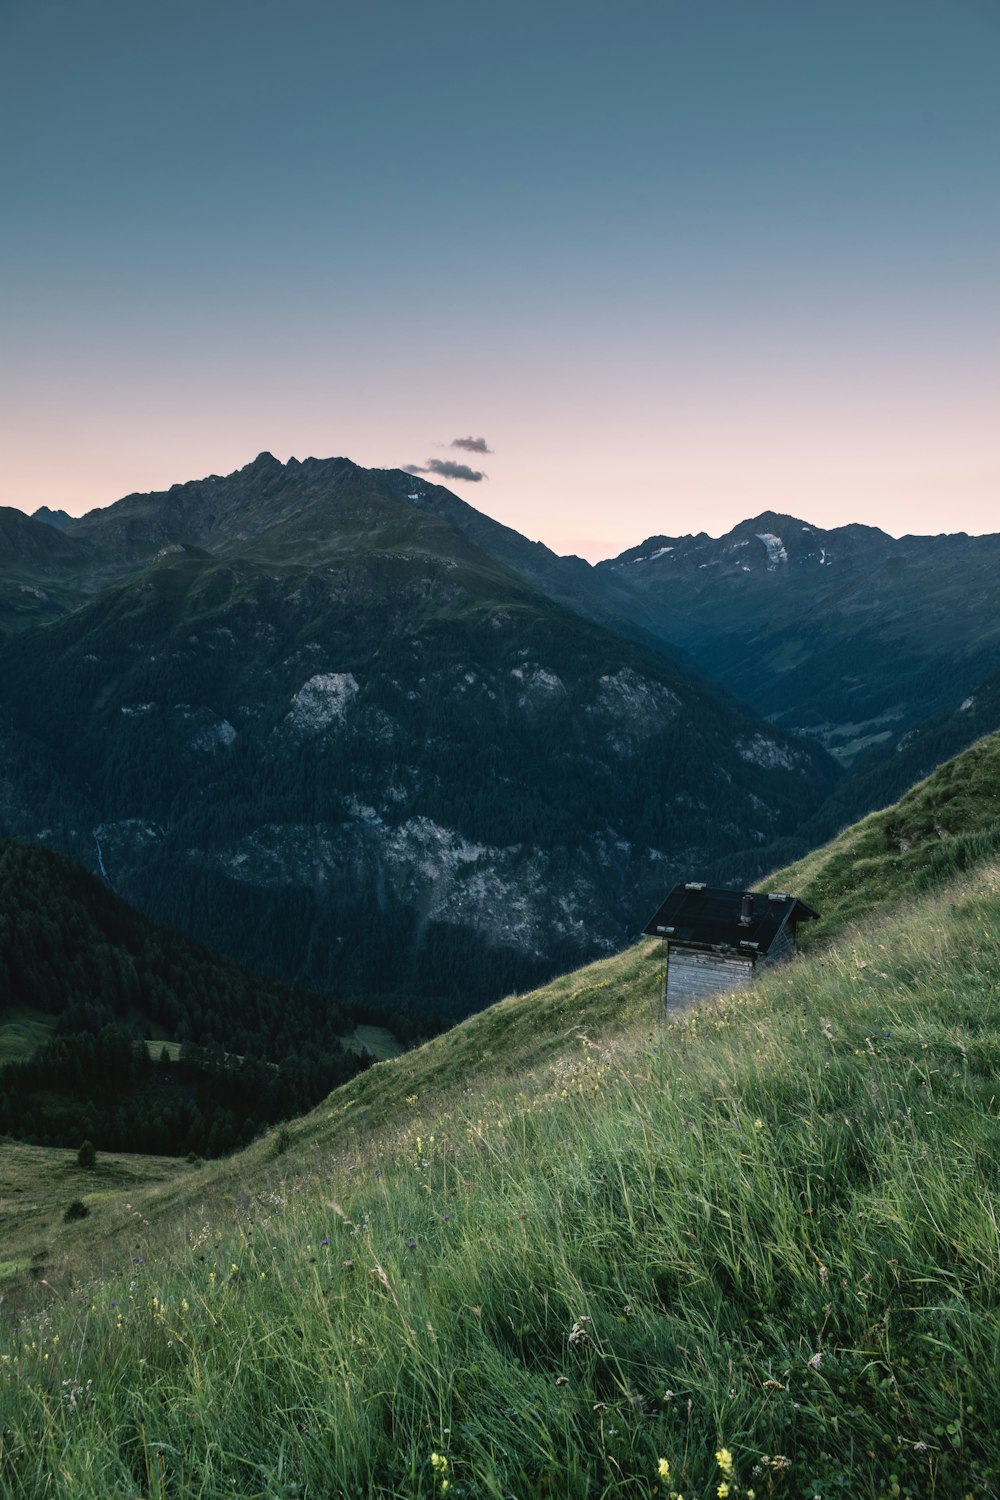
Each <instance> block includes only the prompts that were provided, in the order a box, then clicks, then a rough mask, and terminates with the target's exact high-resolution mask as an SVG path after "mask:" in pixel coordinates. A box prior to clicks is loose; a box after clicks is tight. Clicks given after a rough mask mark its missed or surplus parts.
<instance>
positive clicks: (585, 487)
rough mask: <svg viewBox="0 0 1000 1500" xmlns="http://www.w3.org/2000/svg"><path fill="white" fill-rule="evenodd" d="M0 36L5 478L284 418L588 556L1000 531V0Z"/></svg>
mask: <svg viewBox="0 0 1000 1500" xmlns="http://www.w3.org/2000/svg"><path fill="white" fill-rule="evenodd" d="M0 58H2V61H0V85H2V86H0V192H2V200H0V201H2V203H3V219H4V225H5V227H4V232H3V234H2V236H0V346H2V348H3V351H4V358H3V360H2V362H0V504H5V505H14V506H18V507H20V508H21V509H23V510H26V511H32V510H34V509H35V508H36V507H37V506H39V505H43V504H45V505H50V506H53V507H62V508H65V509H66V510H68V511H70V512H71V513H73V514H80V513H82V512H83V511H85V510H87V509H90V508H91V507H93V506H95V505H105V504H109V503H111V502H112V501H113V500H115V499H117V498H118V497H119V496H121V495H123V494H126V493H129V492H132V491H136V490H153V489H162V488H166V487H168V486H169V485H170V484H172V483H174V482H177V481H183V480H187V479H194V478H198V477H201V476H202V475H205V474H209V473H227V472H229V471H231V470H233V469H236V468H239V467H241V466H242V465H243V464H245V463H248V462H249V461H250V460H251V459H253V458H254V457H255V456H256V454H257V453H258V452H260V451H262V450H268V451H270V452H272V453H274V454H275V455H276V456H277V457H279V458H281V459H283V460H284V459H287V458H288V457H290V456H293V455H294V456H295V457H298V458H300V459H301V458H305V457H308V456H310V455H312V456H316V457H331V456H337V455H343V456H346V457H348V458H351V459H353V460H354V461H356V462H357V463H360V464H364V465H369V466H378V467H404V466H407V465H414V466H417V467H420V468H423V469H429V468H431V469H432V468H433V465H434V464H445V465H447V464H452V463H458V464H461V465H464V467H465V469H466V471H467V473H475V474H482V475H483V476H484V477H482V478H480V479H476V480H474V479H470V478H468V477H465V478H461V477H459V478H455V479H454V480H452V479H450V478H445V479H443V482H445V483H448V484H449V486H450V487H451V488H453V489H454V490H455V492H456V493H458V494H460V495H461V496H462V497H463V499H466V500H468V501H469V502H470V503H472V504H473V505H476V506H478V507H479V508H481V509H482V510H484V511H486V512H488V513H489V514H490V515H492V516H494V517H496V518H497V519H498V520H501V521H503V522H505V523H506V524H507V525H510V526H514V527H516V528H517V529H518V530H519V531H522V532H524V533H525V534H526V535H528V536H530V537H532V538H536V539H539V540H541V541H544V542H545V543H547V545H549V546H550V547H553V548H555V549H556V550H557V551H560V552H569V551H572V552H578V553H580V554H581V555H584V556H588V557H590V558H591V559H597V558H599V557H605V556H610V555H614V554H616V553H617V552H619V551H621V550H623V549H624V548H626V547H629V546H633V545H635V544H636V543H637V542H639V541H641V540H642V539H643V538H645V537H647V536H650V535H656V534H663V533H667V534H680V533H686V532H690V531H702V530H704V531H708V532H710V533H712V534H713V535H718V534H720V533H721V532H723V531H725V530H727V529H728V528H729V527H730V526H732V525H734V524H735V523H736V522H737V521H739V520H741V519H743V518H745V517H747V516H752V515H755V514H757V513H759V512H760V511H762V510H765V509H772V510H777V511H787V512H789V513H791V514H794V515H797V516H800V517H802V518H803V519H805V520H807V521H809V522H810V523H812V524H815V525H820V526H835V525H841V524H845V523H847V522H850V521H863V522H866V523H868V524H871V525H878V526H882V527H883V528H884V529H885V530H886V531H889V532H891V533H893V534H894V535H900V534H902V533H904V532H940V531H958V530H965V531H969V532H984V531H1000V438H998V434H1000V89H998V88H997V86H996V80H997V78H998V76H1000V0H809V3H808V4H806V3H803V0H754V3H753V4H750V3H749V0H609V3H605V0H530V3H529V0H504V3H503V4H499V3H497V4H491V3H486V0H478V3H477V0H462V3H457V0H454V3H453V0H423V3H421V4H420V5H414V4H413V3H412V0H405V3H404V0H171V3H170V4H167V5H153V4H137V3H136V0H87V4H86V5H81V4H80V3H79V0H3V3H2V4H0ZM470 439H471V440H475V446H469V443H468V441H466V444H465V446H463V447H458V448H455V447H453V446H452V445H453V444H454V442H455V441H456V440H470ZM484 450H489V451H484ZM446 472H447V471H446Z"/></svg>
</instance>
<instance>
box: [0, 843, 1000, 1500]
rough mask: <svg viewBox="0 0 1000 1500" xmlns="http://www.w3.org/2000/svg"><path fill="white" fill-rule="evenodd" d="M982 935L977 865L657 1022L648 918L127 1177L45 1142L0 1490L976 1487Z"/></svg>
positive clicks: (982, 1319)
mask: <svg viewBox="0 0 1000 1500" xmlns="http://www.w3.org/2000/svg"><path fill="white" fill-rule="evenodd" d="M829 889H830V891H831V893H832V892H833V890H834V887H833V886H832V885H831V886H830V887H829ZM998 944H1000V870H998V869H997V867H995V866H993V865H991V864H989V863H986V864H981V865H979V866H978V867H977V868H976V869H975V870H974V871H971V872H970V873H969V874H968V875H967V876H966V877H965V878H964V881H963V882H962V883H959V884H952V885H946V886H944V887H943V888H942V889H941V890H940V891H939V892H937V893H933V894H930V895H925V896H924V897H921V898H920V900H919V901H917V902H913V903H910V904H909V905H908V906H906V907H904V908H902V909H899V910H897V911H895V913H893V912H891V911H890V912H889V913H888V914H886V915H882V914H877V913H874V912H872V913H870V914H869V918H868V921H867V924H866V928H865V930H864V932H863V933H857V932H854V933H848V934H841V935H840V937H839V938H838V937H833V939H832V941H831V940H830V939H828V943H827V944H825V945H823V947H822V948H821V950H820V951H819V952H818V953H817V954H816V955H815V956H814V957H813V958H809V957H803V958H802V959H800V960H799V961H797V962H796V963H794V964H791V965H789V966H788V967H787V968H786V969H785V970H783V971H776V972H774V973H773V974H772V975H770V976H769V977H768V978H767V979H766V980H765V981H764V982H763V983H761V984H760V985H759V986H758V987H756V988H755V989H754V991H753V992H751V993H749V994H744V995H740V996H737V997H732V998H729V999H723V1000H722V1001H721V1002H719V1003H718V1004H717V1005H715V1006H712V1007H708V1008H705V1009H703V1010H701V1011H698V1012H693V1013H691V1014H689V1015H688V1016H687V1017H685V1018H683V1019H682V1020H681V1021H679V1022H672V1023H670V1024H661V1023H660V1022H659V1021H658V1019H657V1011H658V1007H657V994H658V984H657V955H656V951H655V945H652V944H644V945H642V946H640V947H639V948H638V949H635V950H632V952H630V953H629V954H623V955H621V956H619V957H617V958H615V959H612V960H609V961H606V962H604V963H601V964H596V965H594V966H592V967H591V968H590V969H589V970H586V971H583V972H581V973H579V974H576V975H572V976H567V978H565V979H564V980H561V981H558V982H557V983H556V984H554V985H551V986H549V987H548V988H547V989H545V990H544V991H542V992H539V993H538V994H536V995H528V996H524V997H521V998H519V999H513V1000H509V1001H506V1002H504V1003H503V1004H501V1005H498V1006H495V1007H493V1008H492V1009H491V1010H489V1011H487V1012H485V1013H484V1014H482V1015H480V1016H477V1017H474V1018H472V1019H471V1020H469V1021H468V1022H466V1023H464V1024H463V1025H461V1026H459V1027H457V1028H456V1029H455V1030H454V1031H453V1032H451V1033H449V1034H448V1035H446V1036H442V1037H439V1038H437V1039H435V1040H434V1041H433V1042H431V1043H429V1044H428V1045H427V1046H425V1047H424V1048H421V1049H420V1050H419V1051H417V1052H415V1053H412V1054H410V1055H408V1056H407V1057H404V1058H401V1059H399V1060H398V1061H396V1062H394V1063H390V1064H384V1065H380V1066H378V1067H376V1068H374V1069H372V1070H371V1071H370V1072H369V1073H367V1074H366V1075H365V1076H364V1077H363V1078H360V1079H357V1080H355V1081H353V1082H352V1083H350V1084H348V1085H347V1086H346V1087H345V1088H344V1089H341V1090H338V1091H337V1093H335V1094H334V1095H332V1096H331V1098H330V1099H329V1100H328V1101H326V1102H325V1103H324V1104H323V1105H322V1106H320V1107H319V1108H318V1109H317V1110H315V1111H314V1112H313V1113H312V1114H311V1115H309V1116H308V1117H306V1118H305V1119H304V1120H302V1121H301V1122H300V1123H299V1124H297V1125H296V1126H294V1127H291V1128H290V1129H289V1130H288V1131H287V1132H286V1133H285V1134H284V1135H283V1136H282V1137H281V1138H280V1139H279V1138H275V1139H274V1140H272V1141H270V1142H263V1143H260V1144H258V1145H257V1146H255V1147H254V1148H252V1150H251V1151H249V1152H247V1153H244V1154H243V1155H242V1156H241V1157H239V1158H237V1159H234V1160H233V1161H231V1162H227V1163H224V1164H218V1165H216V1166H213V1167H206V1168H204V1169H202V1170H201V1171H200V1172H197V1173H194V1172H191V1171H187V1172H184V1173H181V1174H179V1175H178V1176H177V1177H176V1178H175V1179H174V1180H173V1181H172V1182H170V1183H168V1184H165V1185H160V1186H153V1187H151V1188H145V1189H143V1188H141V1187H137V1189H136V1190H135V1191H130V1193H129V1195H128V1199H127V1205H126V1202H125V1199H124V1195H120V1194H119V1195H117V1196H115V1195H109V1194H108V1192H107V1189H106V1188H105V1187H104V1186H103V1185H102V1187H101V1189H99V1190H97V1191H95V1192H94V1193H93V1195H92V1196H91V1195H88V1194H87V1193H86V1192H84V1194H83V1197H82V1199H81V1201H82V1203H83V1205H84V1207H88V1206H89V1208H90V1214H89V1216H88V1217H87V1218H86V1219H82V1220H79V1221H77V1222H74V1223H72V1224H65V1225H58V1227H57V1224H56V1222H54V1220H56V1218H57V1206H58V1203H59V1193H60V1184H59V1179H58V1177H57V1176H56V1174H55V1172H54V1171H53V1172H52V1173H50V1174H49V1177H48V1180H47V1182H46V1197H45V1213H46V1215H47V1217H46V1218H44V1219H39V1218H36V1220H35V1223H34V1228H33V1231H32V1232H31V1234H29V1233H27V1232H25V1231H24V1229H23V1226H22V1229H21V1231H20V1232H19V1235H18V1238H17V1241H16V1243H14V1244H12V1246H11V1250H9V1251H8V1255H14V1256H16V1257H17V1258H19V1260H20V1263H21V1264H22V1265H27V1262H28V1261H29V1260H31V1259H33V1260H34V1269H35V1272H36V1275H37V1276H38V1277H42V1278H44V1280H45V1281H46V1282H50V1283H53V1284H54V1285H56V1286H57V1287H58V1288H59V1290H58V1291H57V1292H56V1294H55V1297H53V1295H52V1294H51V1293H47V1292H45V1289H44V1287H43V1288H42V1289H41V1291H40V1292H39V1291H38V1290H37V1282H36V1284H35V1285H36V1292H35V1294H34V1295H30V1294H28V1293H21V1294H18V1295H19V1305H20V1308H21V1317H22V1321H20V1322H18V1323H16V1324H14V1325H13V1326H10V1327H9V1330H8V1331H7V1333H6V1334H0V1337H3V1338H4V1342H5V1346H4V1348H3V1351H2V1352H0V1428H2V1430H3V1433H4V1448H3V1450H2V1460H0V1461H2V1462H3V1464H4V1469H3V1475H4V1482H5V1484H6V1487H7V1490H8V1492H9V1493H10V1494H11V1495H12V1497H15V1500H21V1497H27V1496H29V1495H31V1496H33V1495H35V1494H37V1493H39V1491H40V1489H41V1487H42V1485H43V1483H44V1485H45V1487H46V1491H47V1493H48V1494H50V1495H52V1496H55V1497H62V1496H66V1497H68V1496H70V1495H72V1496H73V1497H74V1500H97V1496H98V1495H106V1494H108V1493H123V1494H124V1493H131V1492H133V1491H136V1492H138V1493H143V1494H148V1493H160V1494H164V1495H169V1494H175V1495H178V1496H184V1497H187V1496H195V1495H197V1496H199V1497H201V1500H222V1497H224V1496H225V1497H230V1496H232V1495H233V1494H238V1495H240V1496H250V1495H253V1496H260V1497H264V1496H271V1495H276V1494H281V1493H282V1492H284V1493H286V1494H287V1493H292V1492H294V1493H307V1494H308V1493H316V1494H321V1495H323V1496H337V1497H341V1496H342V1497H345V1500H346V1497H348V1496H350V1497H353V1496H355V1495H358V1494H365V1495H371V1496H375V1497H384V1500H389V1497H394V1500H398V1497H401V1496H404V1497H408V1500H409V1497H413V1500H416V1497H428V1500H429V1497H431V1496H440V1495H442V1494H445V1493H451V1494H458V1495H461V1494H465V1495H468V1496H476V1497H479V1496H491V1497H495V1500H501V1497H506V1496H509V1495H511V1494H516V1495H518V1496H521V1497H525V1500H531V1497H536V1496H537V1497H542V1496H555V1495H559V1496H567V1497H570V1500H591V1497H593V1496H594V1495H597V1494H601V1495H604V1496H608V1497H617V1500H626V1497H630V1496H635V1495H650V1496H654V1495H662V1496H664V1497H666V1496H669V1495H670V1494H671V1493H673V1494H676V1495H681V1494H685V1495H691V1494H704V1495H707V1494H715V1492H716V1490H717V1489H718V1488H719V1487H720V1486H721V1487H723V1493H728V1494H729V1495H731V1496H736V1495H740V1496H744V1495H748V1494H749V1491H750V1490H753V1491H754V1492H755V1493H756V1494H757V1495H760V1494H766V1495H772V1496H775V1497H778V1500H792V1497H795V1500H800V1497H802V1496H805V1495H812V1496H815V1495H824V1496H826V1495H829V1496H837V1495H842V1496H845V1497H846V1496H848V1495H849V1496H852V1497H854V1496H863V1497H869V1500H875V1497H880V1496H883V1495H898V1496H900V1497H910V1500H928V1497H931V1496H942V1497H943V1496H953V1495H954V1496H961V1495H965V1494H972V1495H981V1496H983V1497H986V1496H989V1495H990V1494H991V1493H993V1492H994V1491H995V1489H996V1486H997V1483H998V1481H1000V1466H998V1463H997V1459H996V1456H995V1437H994V1433H995V1428H996V1423H997V1420H998V1418H1000V1398H998V1395H997V1386H996V1382H995V1380H994V1378H993V1371H994V1367H995V1350H996V1344H997V1340H998V1338H1000V1298H998V1294H997V1287H998V1285H1000V1277H998V1271H1000V1245H998V1240H997V1234H996V1224H997V1219H998V1209H1000V1201H998V1200H1000V1177H998V1174H997V1161H998V1160H1000V1126H998V1121H997V1114H996V1110H995V1092H996V1065H997V1057H998V1056H1000V1010H998V1006H997V1002H996V985H995V971H996V953H997V948H998ZM9 1176H10V1169H8V1177H9ZM12 1185H14V1186H15V1188H16V1184H12ZM61 1191H62V1192H63V1194H65V1195H66V1196H67V1198H68V1196H69V1194H71V1193H73V1192H74V1191H77V1192H79V1191H80V1189H79V1188H78V1186H77V1183H76V1182H75V1181H74V1180H72V1179H71V1178H70V1177H66V1178H64V1179H63V1184H62V1188H61ZM109 1234H110V1235H114V1236H116V1238H115V1239H113V1240H112V1239H109V1238H108V1236H109ZM29 1246H30V1253H29ZM70 1286H72V1288H73V1296H72V1297H68V1296H64V1295H62V1289H63V1288H67V1289H68V1288H69V1287H70ZM8 1291H9V1292H10V1293H12V1294H13V1293H14V1292H15V1288H14V1287H13V1286H9V1287H8ZM8 1305H9V1304H8ZM292 1414H294V1419H293V1417H292ZM331 1434H335V1437H332V1436H331ZM293 1486H294V1487H295V1488H294V1490H292V1488H291V1487H293Z"/></svg>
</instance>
